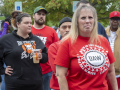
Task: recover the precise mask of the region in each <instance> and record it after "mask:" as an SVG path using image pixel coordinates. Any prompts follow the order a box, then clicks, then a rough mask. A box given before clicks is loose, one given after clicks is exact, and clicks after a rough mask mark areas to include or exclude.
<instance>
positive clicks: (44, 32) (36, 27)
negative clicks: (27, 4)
mask: <svg viewBox="0 0 120 90" xmlns="http://www.w3.org/2000/svg"><path fill="white" fill-rule="evenodd" d="M46 14H47V11H46V9H45V8H44V7H42V6H38V7H36V8H35V10H34V14H33V19H34V24H33V26H32V33H33V35H36V36H38V37H39V38H40V39H41V40H42V41H43V43H44V44H45V45H46V47H47V48H48V47H49V45H50V44H52V43H54V42H56V41H58V40H59V38H58V36H57V33H56V32H55V30H54V29H53V28H51V27H49V26H46V25H44V23H45V18H46ZM40 66H41V68H42V73H43V84H44V90H50V85H49V84H50V78H51V76H52V69H51V66H50V64H49V62H47V63H45V64H40Z"/></svg>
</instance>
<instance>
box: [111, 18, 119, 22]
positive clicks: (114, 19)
mask: <svg viewBox="0 0 120 90" xmlns="http://www.w3.org/2000/svg"><path fill="white" fill-rule="evenodd" d="M111 20H112V21H120V18H111Z"/></svg>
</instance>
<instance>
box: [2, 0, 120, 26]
mask: <svg viewBox="0 0 120 90" xmlns="http://www.w3.org/2000/svg"><path fill="white" fill-rule="evenodd" d="M15 1H18V0H2V2H3V4H4V7H2V8H0V10H1V11H2V13H4V15H5V16H7V15H10V14H11V12H12V11H13V10H14V2H15ZM19 1H22V7H23V9H22V10H23V12H27V13H29V14H30V15H31V16H32V15H33V10H34V9H35V7H37V6H43V7H45V8H46V10H47V11H48V15H47V18H46V24H47V25H49V26H53V25H54V26H58V24H59V21H60V20H61V19H62V18H63V17H66V16H68V17H71V18H72V15H73V12H72V2H73V1H75V0H19ZM76 1H79V0H76ZM88 1H89V2H90V4H91V5H92V6H94V7H95V8H96V11H97V14H98V20H99V22H100V23H102V24H103V25H104V26H105V27H106V26H107V25H109V21H108V19H109V14H110V12H112V11H119V9H120V6H119V4H120V0H119V1H118V0H88Z"/></svg>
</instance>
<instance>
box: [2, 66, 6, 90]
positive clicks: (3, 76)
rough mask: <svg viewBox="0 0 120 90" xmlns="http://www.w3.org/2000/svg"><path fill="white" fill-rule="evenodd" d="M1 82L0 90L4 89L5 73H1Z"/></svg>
mask: <svg viewBox="0 0 120 90" xmlns="http://www.w3.org/2000/svg"><path fill="white" fill-rule="evenodd" d="M4 68H6V65H5V64H4ZM1 78H2V82H1V90H5V80H4V78H5V75H1Z"/></svg>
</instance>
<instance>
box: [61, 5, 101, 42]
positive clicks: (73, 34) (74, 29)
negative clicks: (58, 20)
mask: <svg viewBox="0 0 120 90" xmlns="http://www.w3.org/2000/svg"><path fill="white" fill-rule="evenodd" d="M82 9H90V10H91V11H92V13H93V17H94V28H93V30H92V32H91V35H90V39H89V42H90V43H97V41H99V39H98V32H97V13H96V10H95V8H94V7H92V6H87V5H85V4H84V5H80V6H79V7H78V8H77V9H76V11H75V12H74V15H73V18H72V25H71V30H70V32H69V34H68V35H66V36H65V37H64V38H63V40H65V39H67V38H70V39H71V43H74V42H75V41H76V39H77V38H78V36H79V34H80V32H79V27H78V25H79V24H78V19H79V16H80V14H81V13H80V11H81V10H82Z"/></svg>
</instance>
